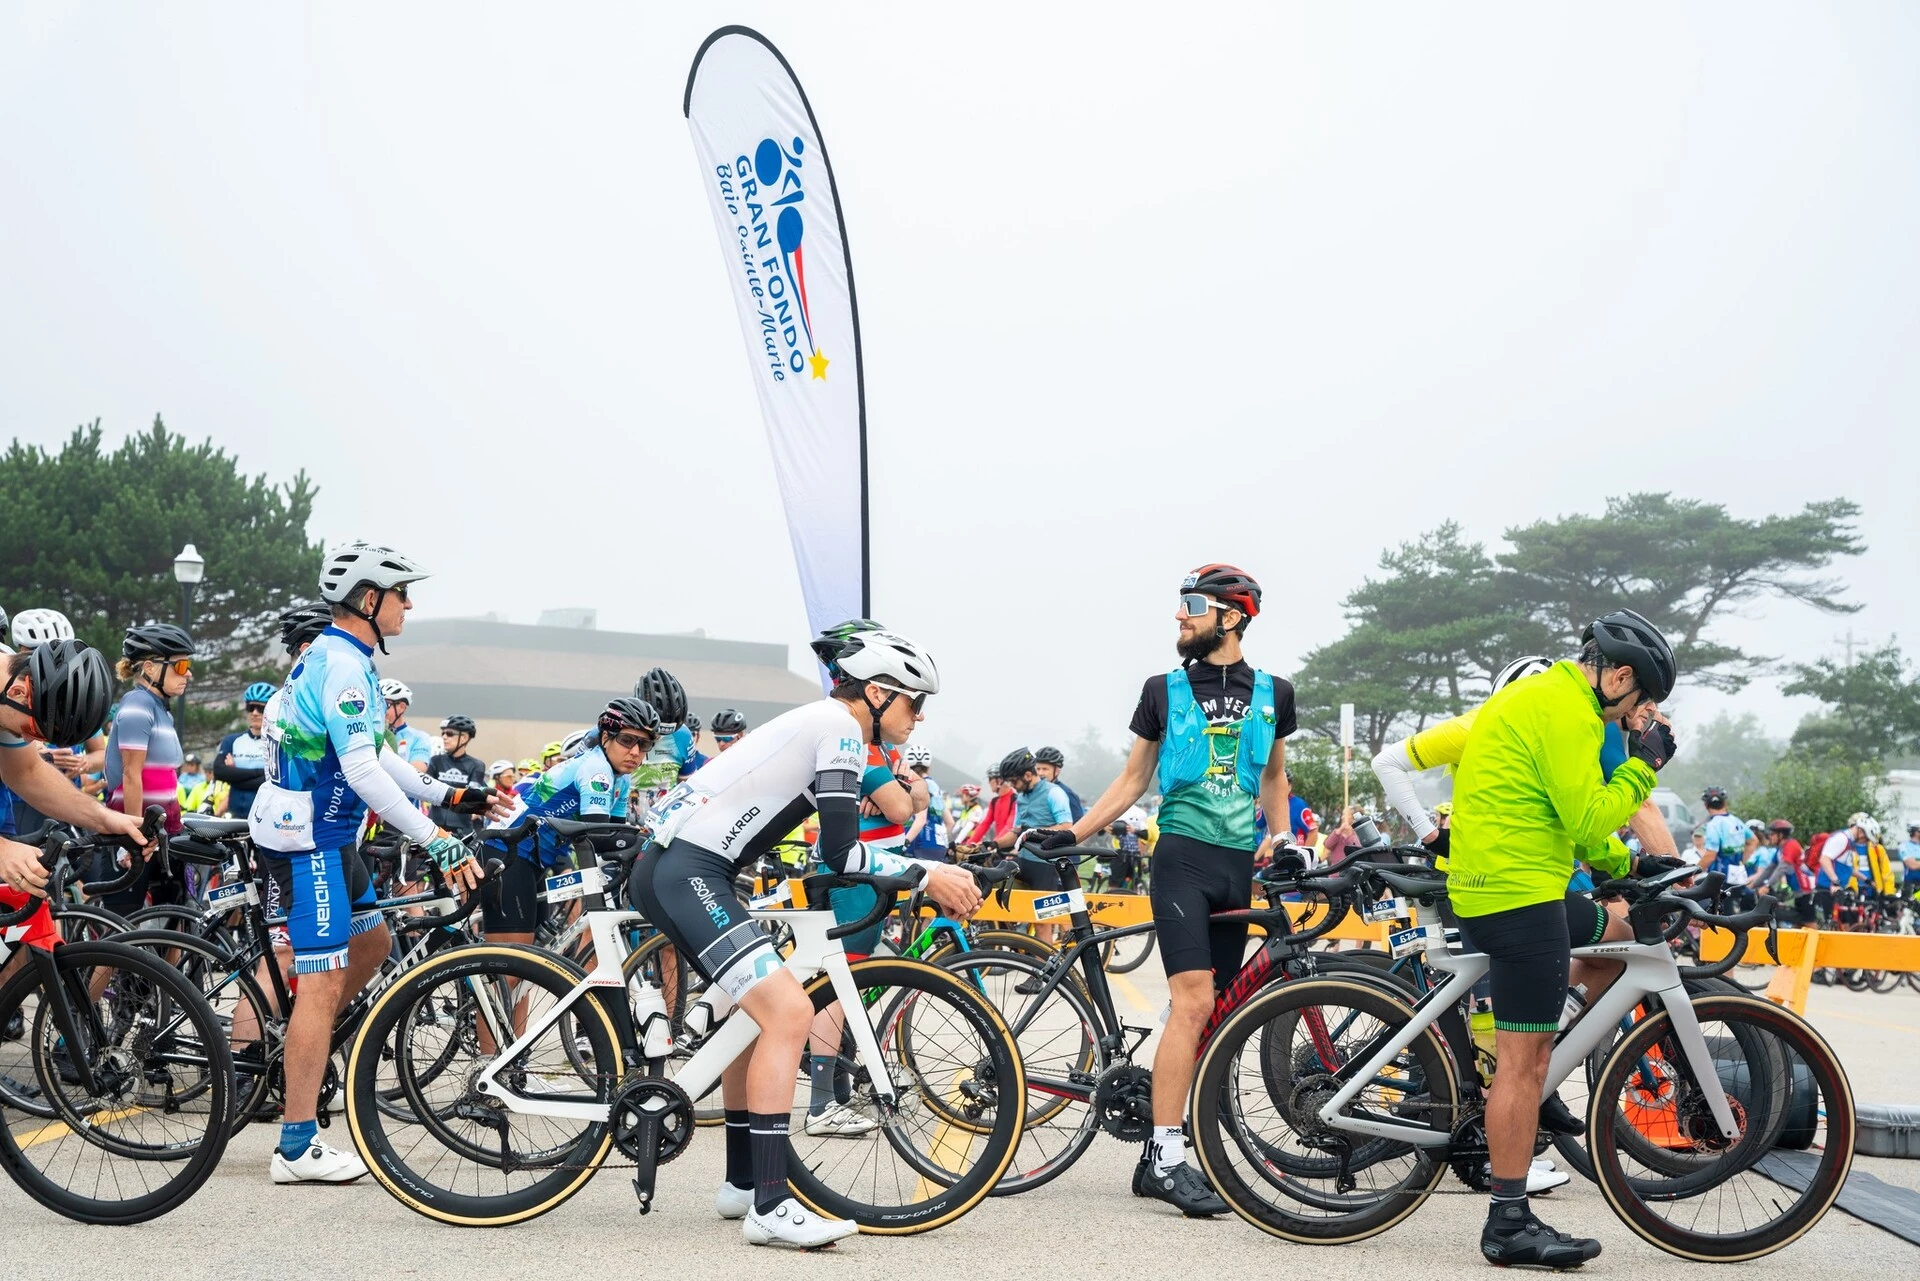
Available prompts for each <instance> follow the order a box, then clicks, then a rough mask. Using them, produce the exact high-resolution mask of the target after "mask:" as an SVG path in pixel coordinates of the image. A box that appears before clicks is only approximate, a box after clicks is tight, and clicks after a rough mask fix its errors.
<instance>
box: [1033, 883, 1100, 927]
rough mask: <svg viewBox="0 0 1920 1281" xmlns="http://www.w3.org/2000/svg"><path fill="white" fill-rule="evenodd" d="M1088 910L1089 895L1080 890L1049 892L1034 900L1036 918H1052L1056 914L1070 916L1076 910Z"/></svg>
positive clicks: (1042, 919)
mask: <svg viewBox="0 0 1920 1281" xmlns="http://www.w3.org/2000/svg"><path fill="white" fill-rule="evenodd" d="M1086 910H1087V896H1086V894H1085V893H1083V892H1082V891H1080V890H1068V891H1067V892H1066V893H1064V894H1047V895H1044V896H1042V897H1040V898H1037V899H1035V900H1033V915H1034V919H1035V920H1040V921H1045V920H1051V919H1052V918H1053V917H1056V916H1069V915H1071V914H1072V913H1074V912H1084V911H1086Z"/></svg>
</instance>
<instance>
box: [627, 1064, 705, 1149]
mask: <svg viewBox="0 0 1920 1281" xmlns="http://www.w3.org/2000/svg"><path fill="white" fill-rule="evenodd" d="M650 1104H651V1105H655V1106H649V1105H650ZM643 1111H644V1112H647V1113H651V1114H652V1115H653V1116H655V1117H656V1118H658V1120H659V1122H660V1138H659V1141H658V1143H657V1144H656V1145H655V1147H656V1151H655V1152H654V1154H653V1159H654V1162H655V1164H657V1165H665V1164H666V1163H667V1162H669V1161H671V1160H673V1158H675V1157H677V1156H679V1155H680V1154H681V1153H682V1152H684V1151H686V1150H687V1144H688V1143H690V1142H692V1141H693V1125H694V1121H693V1100H692V1099H690V1098H688V1097H687V1092H686V1091H685V1090H683V1089H681V1088H680V1087H679V1086H677V1085H675V1084H674V1083H673V1082H672V1081H669V1080H668V1079H667V1078H666V1077H664V1076H643V1077H639V1078H636V1079H635V1080H632V1081H629V1082H627V1084H625V1085H623V1086H621V1087H620V1088H619V1089H618V1090H617V1091H615V1092H614V1096H613V1102H612V1104H611V1105H610V1107H609V1109H608V1116H609V1118H610V1121H611V1123H612V1126H613V1145H614V1146H615V1147H617V1148H619V1149H620V1151H621V1152H622V1153H624V1154H625V1155H626V1156H628V1157H630V1158H631V1159H633V1160H635V1161H638V1160H639V1159H640V1118H641V1114H642V1112H643Z"/></svg>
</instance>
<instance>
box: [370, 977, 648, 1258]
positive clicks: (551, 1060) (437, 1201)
mask: <svg viewBox="0 0 1920 1281" xmlns="http://www.w3.org/2000/svg"><path fill="white" fill-rule="evenodd" d="M579 981H580V972H579V970H577V969H575V968H574V967H572V966H570V965H568V964H567V962H566V961H564V960H562V959H561V958H559V957H557V956H554V955H552V954H551V953H546V952H541V951H538V950H536V949H533V948H529V947H520V946H515V945H511V944H478V945H476V946H473V947H461V948H454V949H452V950H449V951H446V952H443V953H441V954H440V955H439V956H437V957H435V958H433V959H432V960H429V961H426V962H424V963H423V964H421V965H420V966H418V967H416V968H415V969H414V970H412V971H411V972H409V973H408V974H407V976H406V977H405V978H403V979H402V980H401V981H400V982H398V983H395V984H394V985H393V986H392V987H390V988H388V989H387V990H386V991H385V992H382V993H381V994H380V999H379V1000H377V1001H375V1002H374V1004H373V1008H372V1009H370V1010H369V1011H367V1016H366V1019H365V1021H364V1022H363V1023H362V1024H361V1025H360V1032H359V1035H358V1036H356V1037H355V1038H354V1042H353V1052H352V1055H351V1057H350V1058H349V1060H348V1063H347V1125H348V1127H349V1128H350V1129H351V1131H352V1133H353V1139H354V1142H355V1143H356V1144H357V1145H358V1146H359V1148H360V1152H361V1155H363V1156H364V1157H366V1159H367V1167H368V1168H369V1169H370V1170H372V1171H373V1176H374V1178H376V1179H378V1180H379V1181H380V1184H381V1186H383V1187H384V1188H386V1189H387V1191H389V1192H391V1193H392V1194H393V1195H394V1196H395V1197H396V1198H398V1199H399V1200H400V1202H401V1203H402V1204H404V1205H406V1206H408V1207H409V1208H411V1209H413V1210H416V1211H418V1212H419V1213H421V1214H424V1215H426V1216H427V1217H428V1218H430V1219H438V1220H439V1221H440V1222H442V1223H454V1224H459V1225H462V1226H467V1227H497V1226H500V1225H502V1224H507V1223H519V1222H522V1221H523V1220H526V1219H531V1218H535V1217H536V1216H538V1215H542V1214H545V1213H546V1212H547V1211H549V1210H551V1209H553V1208H554V1207H555V1206H557V1205H559V1204H560V1203H561V1202H563V1201H565V1200H566V1199H567V1198H568V1197H570V1196H572V1195H573V1194H574V1193H575V1192H578V1191H579V1190H580V1189H581V1188H582V1187H583V1186H585V1185H586V1182H587V1180H588V1179H591V1178H592V1177H593V1175H594V1171H596V1170H597V1169H599V1168H600V1163H601V1162H602V1161H603V1160H605V1159H606V1155H607V1150H608V1149H609V1148H610V1147H611V1146H612V1144H613V1132H612V1129H611V1128H610V1126H609V1125H608V1124H607V1118H606V1117H605V1116H604V1115H596V1116H595V1117H593V1118H592V1119H578V1118H572V1117H554V1116H536V1115H532V1114H528V1113H522V1112H516V1111H514V1110H513V1108H512V1106H511V1105H509V1104H507V1103H506V1102H504V1101H503V1100H501V1099H500V1098H498V1097H497V1096H495V1095H492V1094H483V1093H480V1092H479V1091H477V1090H476V1089H475V1082H476V1080H477V1078H478V1077H479V1074H480V1072H481V1070H482V1069H484V1068H486V1067H488V1066H490V1065H491V1064H492V1063H493V1062H494V1061H495V1059H497V1058H498V1057H499V1055H500V1052H501V1050H502V1049H503V1048H508V1047H510V1046H511V1045H512V1044H513V1043H514V1042H515V1041H517V1040H518V1039H520V1038H519V1036H518V1034H517V1033H516V1031H515V1029H516V1028H517V1029H521V1030H523V1031H524V1030H525V1029H527V1028H532V1027H537V1026H539V1024H540V1022H541V1020H542V1018H543V1016H544V1015H546V1014H547V1013H549V1012H550V1011H551V1010H552V1009H553V1007H554V1006H555V1005H556V1004H558V1003H559V1002H560V1001H562V1000H564V999H565V998H566V996H567V994H568V993H570V992H571V991H572V990H573V988H574V987H575V985H576V984H578V982H579ZM450 1046H451V1052H449V1051H450ZM619 1064H620V1056H619V1050H618V1041H617V1037H616V1033H615V1031H614V1026H613V1021H612V1019H610V1018H609V1017H608V1015H607V1013H606V1011H605V1010H604V1009H603V1008H602V1007H601V1005H600V1003H599V1002H598V1001H597V1000H594V999H592V997H591V996H583V997H581V998H580V999H578V1000H576V1001H574V1002H573V1003H572V1004H571V1005H570V1006H568V1007H567V1009H566V1011H565V1012H564V1013H563V1014H562V1015H561V1016H560V1018H559V1019H558V1020H557V1021H555V1022H554V1023H552V1024H551V1025H550V1026H548V1027H547V1028H546V1029H545V1031H543V1032H542V1033H541V1034H540V1035H539V1036H538V1037H536V1038H534V1039H533V1041H532V1042H531V1043H530V1044H529V1045H528V1046H527V1047H526V1048H525V1049H524V1050H522V1051H520V1052H519V1053H517V1054H515V1055H514V1057H513V1059H512V1060H511V1061H510V1062H509V1063H507V1065H506V1066H505V1068H504V1069H503V1070H502V1071H501V1072H500V1074H499V1080H500V1081H501V1082H503V1083H504V1084H506V1085H508V1086H509V1087H510V1088H511V1089H513V1090H514V1091H515V1092H516V1093H518V1094H520V1095H522V1096H523V1097H526V1098H534V1097H539V1098H542V1099H548V1100H554V1101H557V1102H562V1103H572V1104H585V1105H601V1104H608V1103H611V1101H612V1092H613V1088H614V1085H615V1084H616V1083H617V1082H618V1081H619V1078H620V1066H619ZM396 1088H397V1089H398V1090H399V1091H400V1095H399V1097H400V1099H401V1100H403V1101H404V1102H405V1105H406V1107H405V1114H404V1115H401V1114H400V1113H401V1111H402V1110H401V1109H399V1108H396V1107H395V1106H393V1104H392V1103H391V1102H385V1103H383V1100H382V1097H381V1096H382V1095H383V1094H390V1093H392V1092H393V1091H394V1090H395V1089H396Z"/></svg>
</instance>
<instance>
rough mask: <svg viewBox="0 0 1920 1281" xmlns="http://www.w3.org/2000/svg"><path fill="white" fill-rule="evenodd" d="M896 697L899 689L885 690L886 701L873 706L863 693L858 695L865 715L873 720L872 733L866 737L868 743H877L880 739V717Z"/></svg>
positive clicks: (885, 712)
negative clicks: (865, 710) (864, 708)
mask: <svg viewBox="0 0 1920 1281" xmlns="http://www.w3.org/2000/svg"><path fill="white" fill-rule="evenodd" d="M868 688H872V686H871V685H869V686H868ZM898 697H900V691H899V690H897V689H890V690H887V698H886V701H885V702H883V703H881V704H880V706H878V707H875V706H874V705H873V704H872V703H869V702H867V698H866V695H865V694H862V695H861V696H860V701H861V703H862V704H864V705H865V706H866V709H867V716H868V717H869V718H870V719H871V720H872V721H873V734H872V736H871V737H869V738H868V739H867V741H868V742H869V743H878V742H880V741H881V739H880V718H881V717H882V716H885V715H886V714H887V709H888V708H889V707H892V706H893V700H894V699H896V698H898Z"/></svg>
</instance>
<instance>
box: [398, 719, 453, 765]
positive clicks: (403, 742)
mask: <svg viewBox="0 0 1920 1281" xmlns="http://www.w3.org/2000/svg"><path fill="white" fill-rule="evenodd" d="M387 737H388V738H390V739H391V740H392V741H393V754H394V755H395V756H398V757H399V758H400V759H401V760H403V761H405V762H406V763H407V764H409V765H425V764H426V763H427V762H428V761H430V760H432V759H433V757H434V753H436V752H438V751H439V750H440V742H439V740H438V739H435V738H430V737H428V735H427V732H426V731H425V730H423V729H421V728H419V727H418V726H417V725H405V724H402V725H395V726H394V727H393V728H392V729H390V730H388V731H387Z"/></svg>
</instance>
